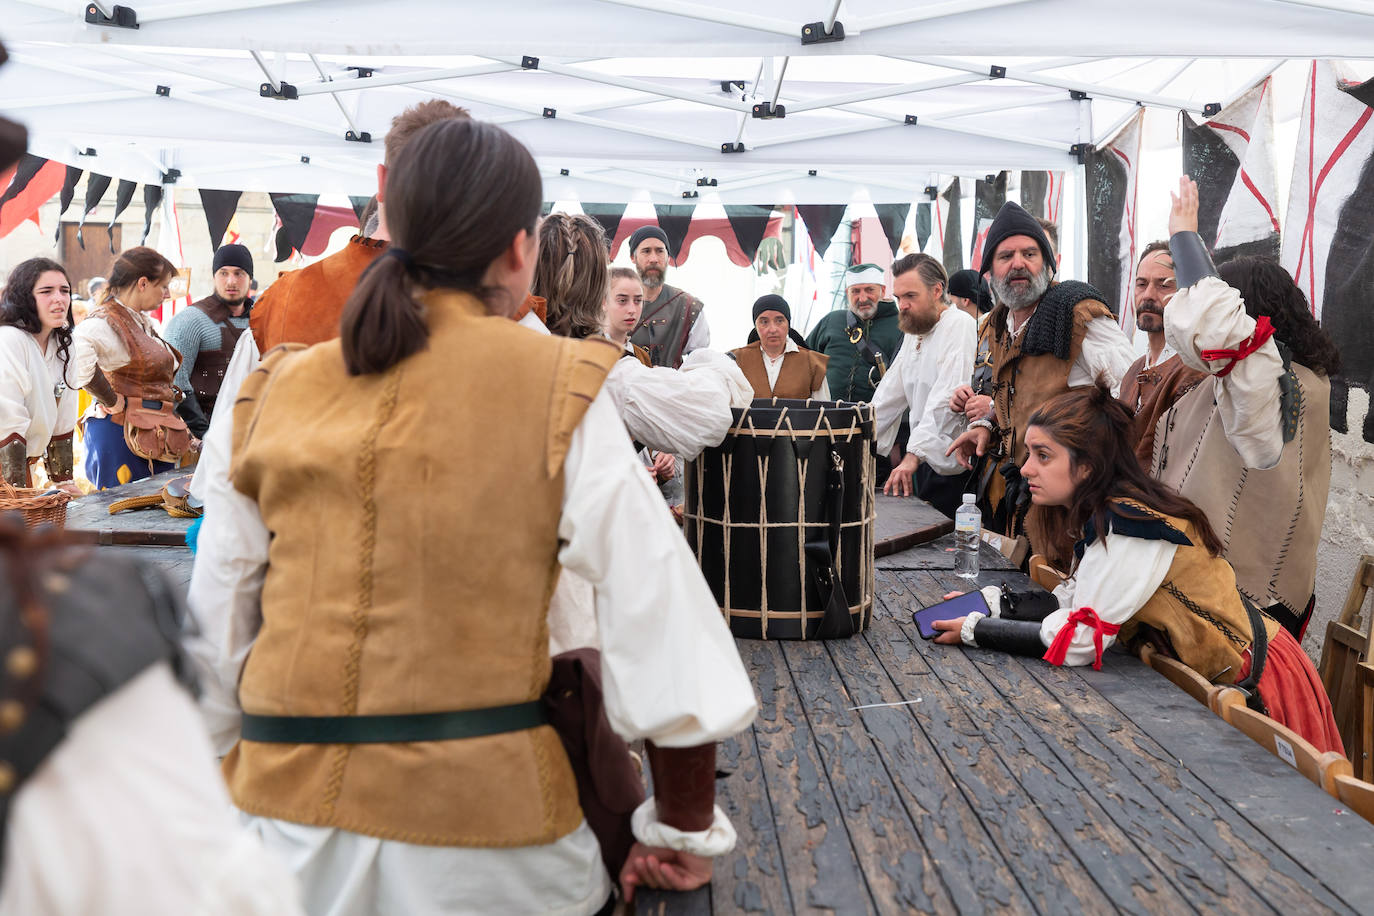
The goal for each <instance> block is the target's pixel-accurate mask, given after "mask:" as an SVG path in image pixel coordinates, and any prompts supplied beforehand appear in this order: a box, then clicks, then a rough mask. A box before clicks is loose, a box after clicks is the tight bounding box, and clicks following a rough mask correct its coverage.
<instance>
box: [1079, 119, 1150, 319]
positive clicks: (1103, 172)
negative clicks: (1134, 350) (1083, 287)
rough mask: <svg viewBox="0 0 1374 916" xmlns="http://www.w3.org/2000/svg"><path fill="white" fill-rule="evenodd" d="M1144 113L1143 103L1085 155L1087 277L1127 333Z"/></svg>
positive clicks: (1131, 304)
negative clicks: (1120, 126) (1100, 144)
mask: <svg viewBox="0 0 1374 916" xmlns="http://www.w3.org/2000/svg"><path fill="white" fill-rule="evenodd" d="M1144 115H1145V110H1144V109H1143V108H1142V109H1141V110H1140V111H1139V112H1137V113H1136V114H1135V115H1134V116H1133V117H1132V118H1131V119H1130V120H1129V121H1127V122H1126V124H1125V126H1123V127H1122V128H1121V130H1119V131H1118V132H1117V133H1116V135H1115V136H1113V137H1112V139H1110V140H1108V141H1107V142H1106V143H1104V144H1103V145H1102V146H1101V147H1100V148H1098V149H1095V150H1092V151H1091V152H1089V153H1088V154H1087V156H1086V157H1085V158H1084V160H1083V165H1084V171H1085V172H1086V174H1087V191H1088V282H1089V283H1090V284H1092V285H1093V286H1095V287H1096V288H1098V289H1100V290H1101V291H1102V292H1103V294H1104V295H1105V296H1106V297H1107V302H1106V305H1107V308H1109V309H1111V310H1112V314H1113V315H1116V316H1117V318H1118V320H1119V321H1120V322H1121V327H1122V328H1123V329H1124V330H1125V331H1126V333H1127V334H1128V335H1130V334H1133V333H1134V332H1135V299H1134V297H1133V296H1131V295H1130V283H1131V272H1132V270H1133V268H1134V267H1135V252H1136V243H1135V188H1136V175H1137V167H1138V166H1139V162H1140V135H1141V124H1142V122H1143V121H1144Z"/></svg>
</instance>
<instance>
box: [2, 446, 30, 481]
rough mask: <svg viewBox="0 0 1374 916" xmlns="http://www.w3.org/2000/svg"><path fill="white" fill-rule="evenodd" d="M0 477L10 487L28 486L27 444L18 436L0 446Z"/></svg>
mask: <svg viewBox="0 0 1374 916" xmlns="http://www.w3.org/2000/svg"><path fill="white" fill-rule="evenodd" d="M0 477H3V478H5V481H6V482H7V483H8V484H9V485H10V486H12V487H27V486H28V485H29V456H28V443H26V442H25V441H24V440H23V439H21V438H20V437H19V436H15V437H14V438H12V439H10V440H9V441H8V442H6V443H5V444H4V445H0Z"/></svg>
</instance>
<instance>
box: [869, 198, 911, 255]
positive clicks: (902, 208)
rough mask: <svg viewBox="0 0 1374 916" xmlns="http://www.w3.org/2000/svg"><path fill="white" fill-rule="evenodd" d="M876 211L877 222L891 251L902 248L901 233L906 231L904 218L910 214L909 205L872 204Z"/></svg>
mask: <svg viewBox="0 0 1374 916" xmlns="http://www.w3.org/2000/svg"><path fill="white" fill-rule="evenodd" d="M873 209H874V210H877V211H878V222H879V223H881V224H882V227H883V235H885V236H887V241H888V244H889V245H890V246H891V248H892V250H893V251H896V250H897V249H898V248H901V247H902V233H904V232H905V231H906V217H907V214H908V213H910V212H911V204H909V203H906V204H874V205H873Z"/></svg>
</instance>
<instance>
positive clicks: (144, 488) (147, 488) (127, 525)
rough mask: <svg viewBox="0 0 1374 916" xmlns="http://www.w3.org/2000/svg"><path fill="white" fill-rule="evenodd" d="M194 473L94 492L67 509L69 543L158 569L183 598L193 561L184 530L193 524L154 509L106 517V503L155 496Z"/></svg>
mask: <svg viewBox="0 0 1374 916" xmlns="http://www.w3.org/2000/svg"><path fill="white" fill-rule="evenodd" d="M194 470H195V468H176V469H174V470H171V471H164V472H163V473H161V474H158V475H156V476H154V477H148V478H145V479H144V480H136V481H134V482H133V483H126V484H124V486H122V487H111V488H110V489H108V490H99V491H97V492H95V493H91V494H90V495H88V496H83V497H81V498H80V499H74V500H72V501H71V502H70V503H68V504H67V531H68V532H69V533H71V534H72V535H73V537H74V538H76V539H77V540H80V541H85V542H87V543H94V544H99V545H101V546H100V549H101V550H102V551H113V552H115V553H118V554H122V555H125V556H129V557H133V558H136V559H140V560H146V561H148V562H150V563H152V564H153V565H154V566H156V567H158V568H159V569H161V570H162V571H163V572H164V573H165V574H166V575H167V577H168V579H169V580H170V581H171V582H172V583H173V584H174V585H176V586H177V588H178V589H180V591H181V594H182V595H183V596H184V595H185V593H186V589H187V587H188V586H189V585H190V583H191V567H192V562H193V557H192V554H191V551H190V549H189V548H187V547H186V541H185V538H186V529H187V528H189V527H190V526H191V522H192V521H193V520H192V519H189V518H173V517H172V516H170V515H168V514H167V513H166V512H165V511H164V510H162V509H159V508H156V507H154V508H151V509H133V510H127V511H124V512H120V513H118V514H117V515H111V514H110V504H111V503H114V502H117V501H118V500H121V499H127V498H129V497H131V496H146V495H151V494H153V493H157V492H158V491H160V490H161V489H162V488H163V486H165V485H166V483H167V481H169V480H171V479H172V478H174V477H184V476H186V475H187V474H190V473H192V472H193V471H194Z"/></svg>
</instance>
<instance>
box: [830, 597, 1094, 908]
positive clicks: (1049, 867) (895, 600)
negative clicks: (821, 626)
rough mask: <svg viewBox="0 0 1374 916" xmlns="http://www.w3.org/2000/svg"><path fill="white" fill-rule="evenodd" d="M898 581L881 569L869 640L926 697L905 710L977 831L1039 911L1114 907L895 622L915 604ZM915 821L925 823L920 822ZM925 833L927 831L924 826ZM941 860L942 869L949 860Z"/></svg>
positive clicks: (871, 715) (904, 689)
mask: <svg viewBox="0 0 1374 916" xmlns="http://www.w3.org/2000/svg"><path fill="white" fill-rule="evenodd" d="M893 579H894V576H893V575H892V574H890V573H881V572H880V573H879V574H878V592H879V595H880V596H883V597H882V598H881V605H880V608H879V611H878V617H879V620H881V621H883V624H882V625H881V626H880V627H875V628H874V629H873V630H871V631H869V633H867V634H866V639H867V641H868V643H869V645H870V646H871V647H872V649H873V651H874V654H875V656H876V658H877V660H878V662H879V663H880V664H881V665H882V667H883V669H884V673H885V674H886V676H887V677H888V678H890V679H891V680H892V681H894V682H895V683H896V684H897V686H898V687H899V688H900V692H901V694H902V695H903V696H904V697H906V698H907V699H909V700H914V699H919V700H920V701H921V702H919V703H914V704H911V705H909V706H906V707H903V709H904V710H905V711H907V713H908V714H909V715H910V716H912V717H913V718H914V719H915V721H916V722H917V724H918V726H919V728H920V732H919V733H918V734H919V735H920V736H921V738H923V739H924V740H925V741H927V742H929V745H930V746H931V747H932V748H933V752H934V754H935V755H936V758H937V759H938V760H939V761H940V763H941V764H942V765H943V767H944V768H945V769H946V770H947V771H948V773H949V774H950V775H951V776H952V777H953V779H954V781H955V783H956V784H957V786H958V788H959V790H960V792H961V793H962V794H963V795H964V797H965V798H966V799H967V802H968V804H969V805H970V806H971V807H972V809H973V810H974V811H975V812H976V814H977V817H978V818H979V824H980V827H979V828H978V829H979V830H980V831H981V832H984V833H985V834H986V835H987V836H989V837H990V838H991V840H992V842H993V844H994V845H995V847H996V848H997V849H998V850H1000V851H1001V853H1002V855H1003V856H1004V857H1005V860H1006V862H1007V864H1008V866H1009V868H1010V870H1011V872H1012V873H1013V875H1014V876H1015V878H1016V880H1017V882H1018V884H1019V886H1020V887H1021V889H1022V891H1023V893H1024V894H1026V895H1027V896H1028V897H1029V899H1030V901H1031V902H1032V904H1033V905H1034V907H1035V908H1036V910H1038V911H1039V912H1042V913H1110V912H1115V908H1114V907H1112V906H1111V904H1110V903H1109V902H1108V901H1107V900H1106V898H1105V897H1104V896H1103V893H1102V889H1101V888H1100V887H1098V885H1097V884H1096V883H1095V882H1094V881H1093V879H1092V878H1091V877H1090V876H1089V875H1088V874H1087V873H1086V872H1085V871H1084V869H1083V867H1082V865H1081V864H1080V863H1079V862H1078V861H1077V859H1076V858H1075V857H1074V854H1073V853H1072V851H1070V849H1069V848H1068V846H1067V845H1066V844H1065V843H1064V841H1063V839H1062V838H1061V837H1060V836H1059V834H1058V832H1057V831H1056V830H1055V828H1054V826H1053V825H1052V824H1051V823H1050V821H1049V820H1048V819H1047V818H1046V816H1045V814H1044V812H1043V811H1042V810H1041V809H1040V806H1039V805H1038V804H1037V803H1036V801H1035V799H1034V798H1033V797H1032V796H1031V795H1030V794H1029V793H1028V791H1027V790H1026V788H1025V787H1024V786H1023V785H1022V784H1021V782H1020V780H1019V778H1018V777H1017V776H1016V775H1015V774H1014V773H1013V772H1012V770H1011V768H1010V767H1009V765H1008V763H1007V761H1006V759H1005V750H1004V748H1003V746H1002V745H1000V744H994V743H992V742H991V741H989V739H988V737H987V735H986V733H985V729H986V715H984V714H981V713H980V714H979V715H978V716H977V717H976V718H973V717H970V714H969V713H968V711H967V710H966V709H965V708H964V706H963V705H961V704H960V703H958V702H956V701H955V700H954V699H953V698H952V697H951V696H950V694H949V693H948V690H947V688H946V686H945V685H944V684H943V683H942V682H941V681H940V679H939V678H938V677H937V676H936V675H935V674H934V672H932V670H931V668H930V666H929V665H928V664H927V663H926V661H925V660H924V659H923V658H922V657H921V655H920V653H918V652H917V651H916V650H915V648H914V647H913V646H912V644H911V641H910V640H909V639H907V638H906V635H905V634H904V633H903V632H902V631H901V630H900V628H898V627H897V625H896V621H897V620H899V619H900V620H905V619H907V618H908V617H909V616H910V610H911V606H912V605H914V604H915V602H914V599H913V598H912V596H911V594H910V592H909V591H907V590H905V589H903V588H901V587H900V585H898V584H896V583H894V581H893ZM846 683H847V684H849V685H850V686H851V690H853V691H854V692H855V695H856V698H857V697H858V696H861V695H862V694H861V693H860V691H859V688H857V687H855V686H854V684H855V680H854V679H851V678H850V677H849V676H848V673H847V672H846ZM960 689H962V688H960ZM880 712H881V713H883V714H885V715H886V714H888V713H890V712H892V711H891V710H872V711H868V710H865V711H864V712H863V716H864V720H865V722H866V723H867V724H869V728H870V731H873V722H874V720H875V718H876V715H877V714H878V713H880ZM919 740H920V739H918V741H917V744H919ZM898 759H901V758H898ZM900 778H901V781H902V782H903V783H904V784H906V785H908V786H910V785H912V784H913V783H912V781H911V778H910V777H909V776H908V775H907V774H906V772H905V771H904V770H903V771H902V775H901V777H900ZM926 778H929V777H926ZM918 826H922V825H921V824H920V822H919V821H918ZM960 826H961V829H965V830H968V829H969V828H967V827H963V825H960ZM922 834H923V835H926V836H927V837H928V836H929V835H930V834H929V833H928V832H927V830H926V828H925V827H924V826H922ZM938 858H939V860H940V863H941V868H942V870H943V869H944V868H945V861H946V857H945V856H943V855H941V856H939V857H938Z"/></svg>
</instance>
